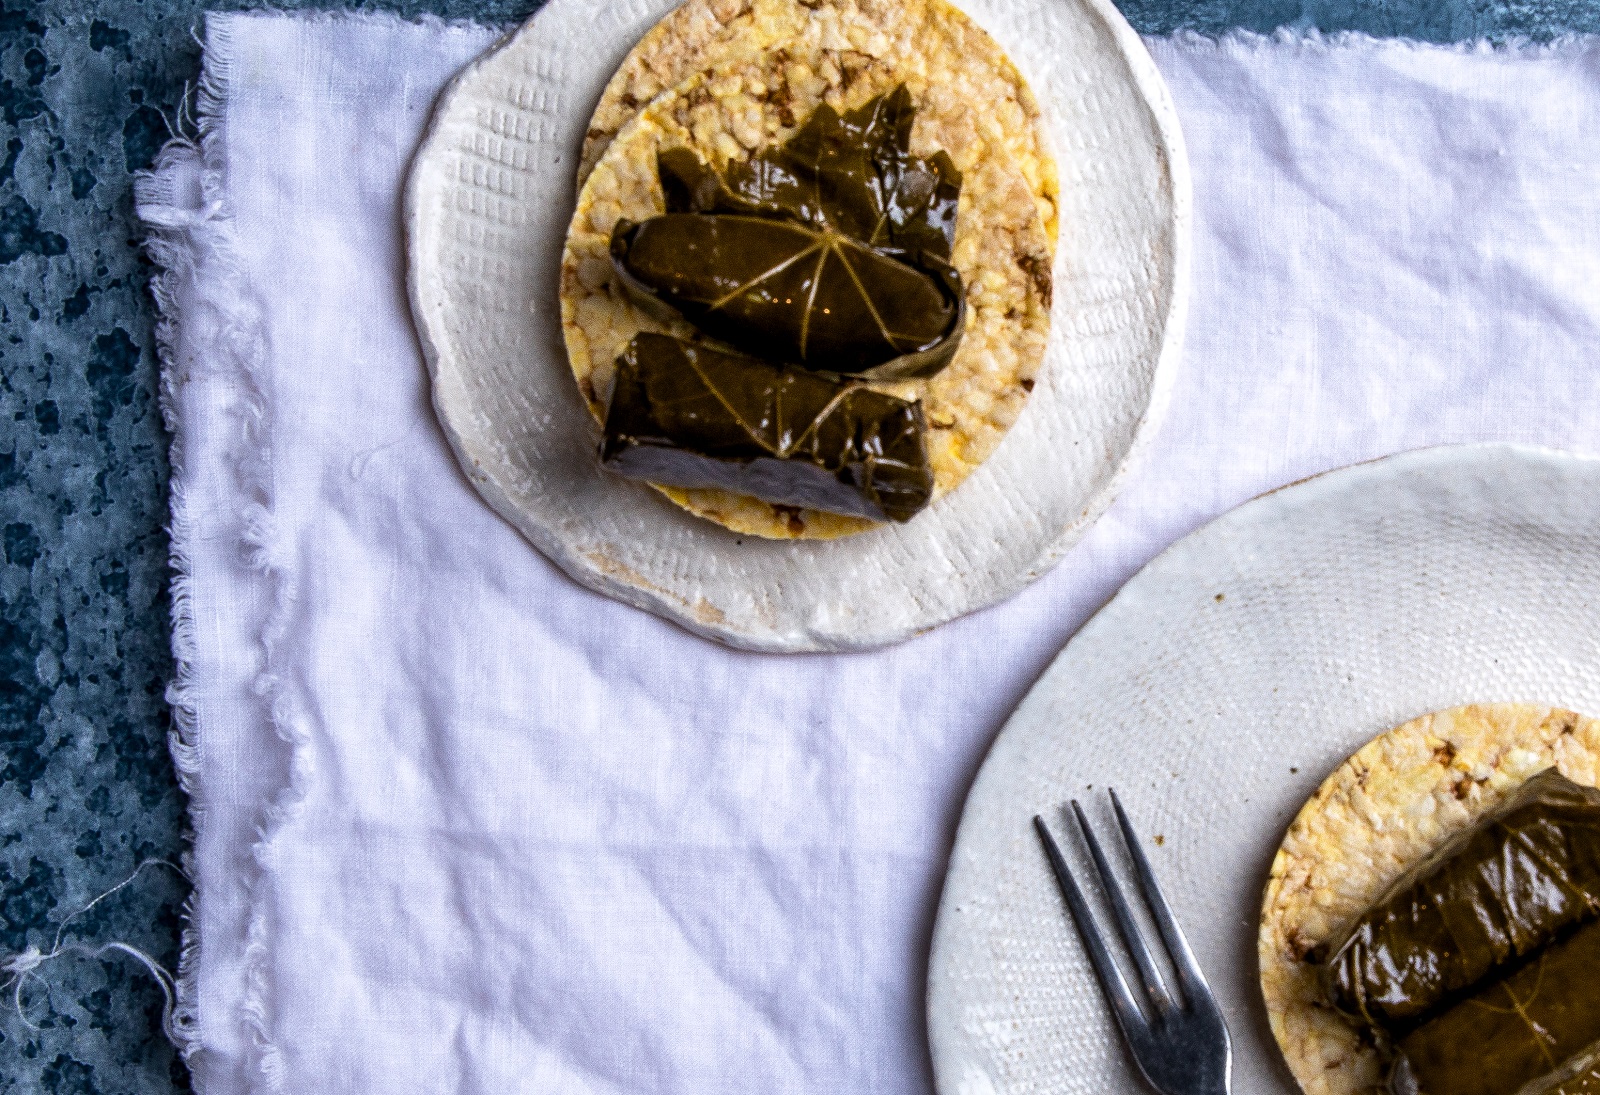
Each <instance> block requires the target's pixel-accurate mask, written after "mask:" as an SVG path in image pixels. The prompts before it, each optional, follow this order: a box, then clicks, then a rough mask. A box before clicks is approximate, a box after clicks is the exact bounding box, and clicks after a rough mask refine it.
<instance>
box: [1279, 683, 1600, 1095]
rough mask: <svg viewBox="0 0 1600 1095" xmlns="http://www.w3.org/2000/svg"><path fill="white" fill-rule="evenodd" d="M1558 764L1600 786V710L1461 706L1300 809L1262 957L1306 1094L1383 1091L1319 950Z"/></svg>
mask: <svg viewBox="0 0 1600 1095" xmlns="http://www.w3.org/2000/svg"><path fill="white" fill-rule="evenodd" d="M1552 767H1554V768H1557V769H1559V770H1560V771H1561V774H1562V775H1564V776H1566V777H1567V778H1568V779H1570V780H1572V781H1573V782H1575V783H1581V784H1583V785H1585V786H1589V787H1594V786H1597V785H1600V720H1596V719H1590V718H1585V717H1583V716H1581V715H1577V714H1574V713H1573V712H1571V711H1563V710H1560V709H1556V708H1549V707H1538V706H1532V705H1528V704H1492V705H1474V706H1467V707H1456V708H1452V709H1450V710H1448V711H1439V712H1436V713H1434V714H1431V715H1424V716H1423V717H1421V718H1419V719H1413V720H1412V721H1411V722H1408V723H1406V724H1404V725H1403V726H1400V727H1397V728H1396V729H1394V730H1391V731H1389V732H1388V733H1387V734H1384V735H1382V736H1381V737H1379V738H1376V739H1375V740H1373V741H1372V742H1370V743H1368V744H1367V745H1366V746H1365V747H1364V748H1362V749H1361V750H1360V751H1359V752H1357V753H1356V754H1355V755H1354V756H1352V757H1351V758H1350V759H1349V760H1347V761H1345V762H1344V764H1342V765H1340V766H1339V768H1338V769H1337V770H1336V771H1334V773H1333V774H1332V775H1330V776H1329V777H1328V778H1327V779H1326V780H1325V781H1323V784H1322V786H1321V787H1320V788H1318V790H1317V793H1316V794H1315V795H1313V796H1312V797H1311V800H1310V801H1309V802H1307V803H1306V804H1305V806H1304V807H1303V808H1302V809H1301V810H1300V813H1299V815H1298V816H1296V818H1295V820H1294V822H1293V824H1291V825H1290V826H1289V831H1288V833H1287V834H1286V835H1285V836H1284V838H1283V844H1282V845H1281V846H1280V847H1279V849H1278V854H1277V856H1276V857H1275V858H1274V859H1273V863H1272V871H1271V874H1270V876H1269V880H1268V883H1267V888H1266V895H1265V897H1264V899H1263V902H1262V912H1261V929H1260V934H1259V936H1258V938H1257V957H1258V960H1259V962H1260V966H1261V991H1262V994H1263V995H1264V997H1265V999H1266V1005H1267V1015H1268V1017H1269V1018H1270V1020H1271V1024H1272V1033H1273V1036H1274V1037H1275V1038H1276V1039H1277V1041H1278V1047H1279V1048H1280V1049H1281V1050H1282V1051H1283V1055H1284V1058H1285V1059H1286V1060H1287V1061H1288V1064H1289V1070H1290V1071H1291V1072H1293V1073H1294V1076H1295V1079H1296V1080H1298V1081H1299V1082H1300V1086H1301V1087H1302V1088H1303V1089H1304V1090H1305V1091H1306V1093H1307V1095H1358V1093H1359V1095H1376V1093H1378V1092H1380V1091H1383V1090H1386V1089H1385V1087H1384V1079H1385V1077H1384V1064H1383V1061H1382V1059H1381V1058H1380V1056H1379V1054H1378V1052H1377V1050H1376V1049H1375V1048H1373V1046H1372V1044H1371V1041H1370V1038H1368V1037H1367V1036H1365V1035H1364V1034H1363V1033H1362V1032H1361V1031H1359V1030H1358V1029H1357V1027H1356V1026H1355V1024H1353V1023H1351V1022H1350V1021H1349V1020H1347V1019H1345V1018H1344V1017H1343V1016H1341V1015H1339V1014H1338V1013H1337V1012H1335V1011H1334V1010H1333V1009H1332V1008H1331V1007H1330V1006H1328V1004H1327V1003H1325V1002H1324V1001H1323V998H1322V992H1321V988H1320V986H1319V983H1318V979H1317V973H1316V967H1315V964H1314V961H1313V960H1312V958H1313V957H1320V955H1319V954H1318V951H1319V948H1321V947H1322V946H1323V945H1325V944H1327V943H1329V942H1330V941H1332V940H1334V939H1335V938H1337V937H1338V936H1339V934H1340V933H1341V932H1342V931H1343V930H1344V929H1345V928H1346V926H1347V925H1348V924H1350V923H1351V922H1352V921H1354V920H1355V919H1356V918H1357V917H1358V916H1360V915H1361V914H1362V913H1364V912H1365V911H1366V910H1367V909H1368V908H1370V907H1371V906H1372V905H1373V904H1374V903H1375V902H1376V901H1377V900H1378V899H1379V898H1380V897H1381V896H1382V895H1383V893H1384V891H1386V890H1387V889H1388V888H1389V885H1390V884H1391V883H1392V882H1393V881H1394V880H1395V879H1396V878H1398V877H1399V876H1400V875H1401V874H1403V873H1404V872H1405V870H1406V869H1407V868H1408V867H1410V866H1411V865H1412V864H1414V863H1416V862H1418V861H1419V860H1421V859H1422V858H1423V857H1424V856H1426V855H1427V854H1428V853H1429V852H1430V851H1432V850H1433V849H1434V848H1435V847H1437V846H1438V845H1439V844H1440V843H1442V842H1443V841H1444V840H1445V839H1447V838H1448V837H1449V836H1450V835H1451V834H1452V833H1455V832H1457V831H1459V830H1461V829H1464V828H1466V827H1467V826H1469V825H1471V824H1472V823H1473V821H1475V820H1476V819H1477V818H1478V817H1480V816H1482V815H1483V814H1484V813H1486V812H1488V811H1489V810H1491V809H1493V808H1494V807H1495V806H1497V805H1498V804H1499V803H1500V802H1502V801H1503V800H1504V799H1505V798H1506V797H1507V796H1508V795H1509V794H1511V792H1512V791H1514V790H1516V789H1517V788H1518V787H1520V786H1521V785H1522V784H1523V783H1524V782H1525V781H1526V780H1527V779H1529V778H1530V777H1532V776H1534V775H1536V774H1538V773H1539V772H1542V771H1544V770H1545V769H1546V768H1552ZM1308 956H1309V957H1308Z"/></svg>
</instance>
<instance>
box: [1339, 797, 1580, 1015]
mask: <svg viewBox="0 0 1600 1095" xmlns="http://www.w3.org/2000/svg"><path fill="white" fill-rule="evenodd" d="M1594 919H1600V790H1596V789H1595V788H1592V787H1583V786H1580V785H1579V784H1576V783H1573V782H1572V781H1571V780H1569V779H1567V778H1566V777H1564V776H1562V775H1561V773H1560V772H1558V771H1556V770H1555V769H1553V768H1552V769H1549V770H1548V771H1545V772H1541V773H1540V774H1538V775H1536V776H1534V777H1533V778H1532V779H1530V780H1528V781H1527V782H1526V783H1524V784H1523V785H1522V786H1521V787H1520V788H1518V790H1517V791H1516V793H1515V794H1513V795H1512V796H1511V797H1510V798H1508V799H1507V800H1506V801H1505V802H1504V803H1502V804H1501V805H1500V806H1499V807H1498V808H1497V809H1496V810H1494V811H1493V812H1492V813H1490V814H1489V815H1487V816H1486V817H1484V818H1482V819H1481V820H1480V821H1479V822H1478V823H1477V824H1475V825H1473V826H1471V827H1470V828H1468V829H1465V830H1462V831H1461V832H1460V833H1457V834H1456V835H1455V836H1454V837H1452V838H1451V839H1450V840H1448V841H1446V842H1445V843H1444V844H1443V845H1441V846H1440V847H1439V848H1438V849H1437V850H1436V851H1435V852H1434V853H1433V854H1432V855H1430V856H1429V857H1428V858H1427V859H1425V860H1424V861H1423V862H1421V863H1420V864H1418V865H1417V866H1416V867H1414V868H1413V869H1412V870H1411V871H1409V872H1407V873H1406V875H1405V876H1404V877H1402V878H1401V879H1400V880H1399V881H1398V882H1397V883H1396V884H1395V885H1393V886H1392V887H1391V888H1390V889H1389V891H1388V892H1387V893H1386V894H1385V895H1384V896H1383V897H1382V898H1381V899H1380V900H1379V901H1378V902H1377V903H1376V904H1375V905H1374V906H1373V907H1372V908H1370V909H1368V910H1367V911H1366V912H1365V913H1364V914H1363V915H1362V916H1361V917H1359V918H1358V919H1357V920H1356V921H1355V922H1354V923H1352V924H1351V925H1350V927H1349V928H1348V929H1347V930H1346V931H1345V933H1344V935H1343V937H1342V938H1340V939H1336V940H1335V941H1334V945H1333V947H1332V954H1331V957H1330V958H1328V959H1327V961H1326V962H1325V963H1324V964H1323V966H1322V969H1321V976H1322V978H1323V984H1324V988H1325V990H1326V992H1327V996H1328V999H1329V1002H1330V1003H1332V1004H1333V1006H1334V1007H1335V1008H1337V1009H1338V1010H1339V1011H1341V1012H1342V1013H1344V1014H1345V1015H1348V1016H1349V1017H1351V1018H1352V1019H1355V1020H1357V1021H1359V1022H1362V1023H1365V1024H1367V1025H1370V1026H1372V1027H1373V1028H1375V1029H1376V1030H1378V1031H1379V1032H1380V1033H1382V1034H1384V1035H1385V1036H1387V1037H1388V1038H1399V1037H1402V1036H1404V1035H1405V1034H1406V1033H1407V1032H1408V1031H1409V1030H1411V1029H1412V1028H1414V1027H1416V1026H1417V1025H1418V1024H1419V1023H1422V1022H1424V1021H1425V1020H1426V1019H1427V1018H1428V1017H1429V1016H1430V1015H1431V1014H1433V1013H1435V1012H1436V1011H1438V1010H1439V1009H1440V1008H1441V1007H1443V1006H1447V1005H1448V1004H1449V1003H1450V1002H1451V1001H1452V1000H1454V999H1459V998H1460V997H1461V996H1462V994H1464V993H1468V992H1471V991H1472V990H1473V989H1475V988H1476V987H1478V986H1480V985H1483V984H1485V983H1487V982H1489V981H1492V980H1494V979H1495V978H1496V977H1498V976H1499V975H1501V974H1503V973H1504V972H1505V971H1507V970H1509V969H1511V968H1513V967H1515V966H1517V965H1518V964H1520V963H1522V962H1525V961H1527V960H1529V959H1530V958H1531V957H1532V956H1533V955H1535V954H1537V953H1538V952H1539V951H1541V950H1542V949H1543V948H1544V947H1546V946H1547V945H1549V944H1550V943H1551V942H1552V941H1554V940H1555V939H1556V938H1557V937H1559V936H1561V935H1562V934H1564V933H1566V932H1568V931H1570V930H1572V928H1573V927H1574V926H1576V925H1577V924H1580V923H1583V922H1585V921H1589V920H1594Z"/></svg>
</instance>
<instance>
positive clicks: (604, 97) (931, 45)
mask: <svg viewBox="0 0 1600 1095" xmlns="http://www.w3.org/2000/svg"><path fill="white" fill-rule="evenodd" d="M796 43H801V44H799V45H797V44H796ZM803 43H811V44H812V45H813V48H820V49H826V50H829V51H832V52H833V53H835V54H849V53H856V54H860V55H862V56H865V57H871V58H874V59H876V60H878V61H881V62H883V63H885V64H887V65H889V66H891V67H893V68H894V69H896V70H897V71H900V72H902V73H905V74H906V75H907V76H908V77H917V78H920V79H921V81H922V83H923V84H924V85H925V86H926V85H928V84H930V83H932V82H933V74H937V76H938V79H939V80H940V81H942V82H943V86H944V87H945V88H946V89H947V90H948V92H949V94H951V95H952V96H954V97H957V98H960V99H962V100H964V101H965V102H967V103H968V104H970V105H971V106H972V107H973V109H974V110H975V111H976V112H977V114H978V124H980V125H981V126H982V128H983V130H984V135H985V138H986V140H988V142H989V143H990V144H991V145H993V146H995V147H997V148H1001V149H1004V151H1005V152H1006V154H1007V155H1008V156H1009V157H1010V158H1011V161H1012V162H1013V163H1014V164H1015V165H1016V166H1017V168H1018V169H1019V170H1021V172H1022V174H1023V176H1024V177H1025V178H1026V179H1027V181H1028V185H1029V187H1030V188H1031V189H1032V192H1033V195H1034V199H1035V201H1036V202H1037V203H1038V206H1039V216H1040V219H1041V220H1042V221H1043V223H1044V228H1045V232H1046V234H1047V236H1048V239H1049V251H1050V253H1051V254H1052V255H1053V254H1054V250H1055V241H1056V226H1057V206H1058V190H1059V187H1058V181H1057V176H1056V165H1055V160H1054V158H1053V157H1052V155H1051V153H1050V146H1049V142H1048V140H1047V139H1046V134H1045V126H1044V121H1043V119H1042V117H1041V116H1040V113H1039V105H1038V102H1037V101H1036V100H1035V99H1034V97H1033V92H1032V91H1030V90H1029V88H1028V85H1027V81H1025V80H1024V79H1023V78H1022V74H1021V73H1019V72H1018V71H1017V68H1016V66H1015V65H1013V64H1012V63H1011V60H1010V58H1009V57H1007V56H1006V54H1005V51H1004V50H1003V49H1001V48H1000V45H999V43H997V42H996V41H995V40H994V39H993V38H992V37H990V35H989V33H988V32H987V31H985V30H984V29H983V28H982V27H980V26H979V25H978V24H976V23H974V22H973V21H972V20H971V19H970V18H969V17H968V16H967V15H966V14H964V13H963V12H961V11H960V10H959V9H958V8H956V7H954V6H953V5H951V4H950V3H948V2H947V0H804V2H802V0H686V2H685V3H684V4H683V5H682V6H680V7H678V8H676V9H674V10H673V11H672V12H670V13H668V14H667V15H666V16H665V17H664V18H663V19H662V20H661V21H660V22H658V23H657V24H656V25H655V26H654V27H652V28H651V29H650V30H649V32H647V33H646V34H645V36H644V37H643V38H642V39H640V41H639V44H638V45H637V46H635V47H634V48H633V50H632V52H630V53H629V54H628V56H627V57H626V58H625V59H624V60H623V62H622V65H621V67H620V68H618V69H617V71H616V73H615V74H614V75H613V76H612V77H611V81H610V83H608V84H607V85H606V89H605V91H604V92H603V93H602V94H601V96H600V103H599V105H598V106H596V107H595V112H594V117H593V118H592V119H591V120H590V122H589V129H588V132H587V134H586V135H585V137H584V142H583V152H582V155H581V156H580V157H579V164H578V186H579V188H580V189H581V188H582V187H583V184H584V182H585V181H586V180H587V179H588V177H589V173H590V172H591V171H593V170H594V167H595V165H596V164H598V163H599V162H600V158H601V157H602V156H603V155H604V154H605V150H606V148H607V147H608V146H609V145H610V143H611V142H612V141H613V140H614V139H615V138H616V136H617V134H619V133H620V132H621V131H622V130H623V128H624V127H625V126H626V125H627V124H628V122H630V121H632V120H633V118H634V117H635V116H636V115H637V114H638V113H639V111H640V110H642V109H643V108H644V107H645V106H646V105H647V104H649V103H650V102H652V101H653V100H654V99H655V98H656V97H657V96H659V95H662V94H664V93H666V92H668V91H670V90H671V89H672V88H675V87H677V86H679V85H680V84H682V83H683V82H684V81H685V80H687V79H689V78H690V77H691V76H694V75H695V74H696V73H699V72H704V71H706V70H708V69H711V68H714V67H716V66H718V65H721V64H725V63H729V62H738V61H749V60H752V59H758V58H761V57H763V56H766V55H769V54H772V53H774V52H776V51H778V50H785V51H787V52H788V53H790V54H792V55H793V56H794V57H795V58H796V63H799V64H802V65H804V64H807V63H808V62H809V56H810V54H809V51H808V50H807V48H806V46H805V45H804V44H803ZM801 120H804V119H803V116H802V117H801Z"/></svg>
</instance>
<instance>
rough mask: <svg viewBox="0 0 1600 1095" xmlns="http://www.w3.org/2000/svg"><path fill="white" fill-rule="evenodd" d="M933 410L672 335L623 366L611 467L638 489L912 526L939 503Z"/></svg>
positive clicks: (613, 415) (639, 349)
mask: <svg viewBox="0 0 1600 1095" xmlns="http://www.w3.org/2000/svg"><path fill="white" fill-rule="evenodd" d="M924 433H925V424H924V421H923V416H922V405H921V404H920V403H916V402H908V401H906V400H903V399H898V398H896V397H894V396H892V395H886V394H884V393H882V392H877V391H873V390H872V389H871V388H869V387H867V386H865V385H864V384H861V383H859V382H856V381H850V380H845V379H841V378H838V377H832V376H826V375H823V374H820V373H813V372H809V371H807V370H804V369H794V368H786V367H783V366H779V365H773V364H770V363H769V362H765V361H761V360H758V359H755V358H750V357H746V356H743V355H740V354H730V353H725V352H723V351H720V350H715V349H712V348H710V347H707V346H700V345H694V344H691V343H688V342H684V341H682V340H680V339H676V338H671V337H669V336H667V335H658V334H649V333H646V334H640V335H637V336H635V338H634V339H633V341H632V342H630V343H629V344H628V347H627V349H626V350H624V351H623V353H622V355H621V356H620V357H618V358H617V376H616V385H615V388H614V391H613V393H612V396H611V405H610V408H609V410H608V411H607V414H606V426H605V440H604V442H603V443H602V447H601V459H602V461H603V462H604V463H605V465H606V467H608V468H610V469H611V470H612V471H615V472H617V473H618V474H621V475H625V476H628V477H629V478H632V479H641V480H644V481H646V482H651V483H661V484H664V485H668V486H678V487H719V488H721V489H723V490H729V491H734V492H737V493H739V494H748V495H753V496H755V497H757V498H760V499H762V500H763V501H766V502H771V503H773V504H775V505H785V506H801V507H804V508H808V509H816V510H825V511H827V512H830V513H842V514H847V515H850V516H854V517H866V518H870V519H872V520H875V521H882V520H893V521H906V520H909V519H910V518H911V517H912V516H913V515H914V514H915V513H917V511H919V510H920V509H922V508H923V507H924V506H926V505H927V504H928V501H929V499H930V498H931V497H932V496H933V473H932V471H931V470H930V469H929V467H928V455H927V447H926V444H925V442H924Z"/></svg>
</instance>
